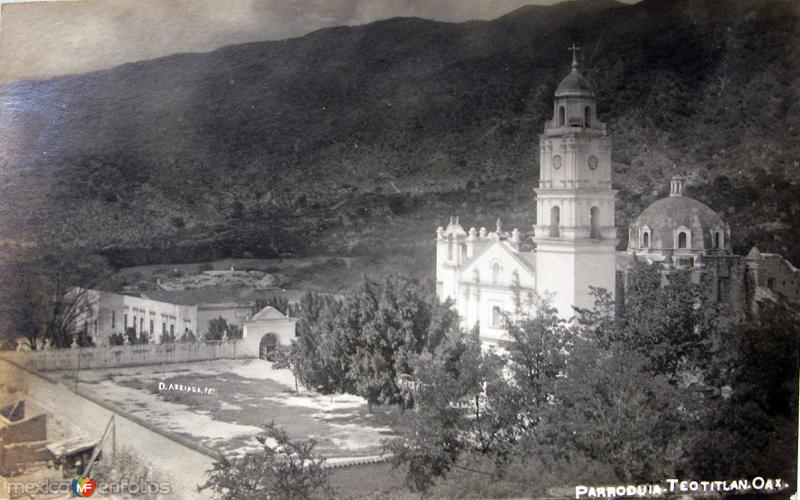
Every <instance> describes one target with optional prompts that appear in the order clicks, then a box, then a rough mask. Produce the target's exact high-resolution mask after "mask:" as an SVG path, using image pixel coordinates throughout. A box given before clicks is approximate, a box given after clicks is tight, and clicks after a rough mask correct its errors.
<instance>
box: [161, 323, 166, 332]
mask: <svg viewBox="0 0 800 500" xmlns="http://www.w3.org/2000/svg"><path fill="white" fill-rule="evenodd" d="M161 333H163V334H164V335H166V334H167V324H166V323H161Z"/></svg>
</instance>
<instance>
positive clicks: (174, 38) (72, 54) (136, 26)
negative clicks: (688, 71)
mask: <svg viewBox="0 0 800 500" xmlns="http://www.w3.org/2000/svg"><path fill="white" fill-rule="evenodd" d="M557 1H558V0H56V1H41V0H34V1H30V0H25V1H22V0H0V82H2V81H10V80H21V79H41V78H48V77H52V76H58V75H64V74H74V73H85V72H88V71H94V70H99V69H105V68H109V67H112V66H117V65H119V64H123V63H126V62H133V61H140V60H143V59H152V58H156V57H161V56H165V55H169V54H173V53H177V52H206V51H210V50H214V49H216V48H219V47H223V46H225V45H232V44H236V43H244V42H252V41H261V40H279V39H285V38H291V37H296V36H301V35H303V34H305V33H309V32H311V31H315V30H317V29H320V28H325V27H330V26H341V25H354V24H364V23H368V22H372V21H376V20H379V19H386V18H390V17H396V16H417V17H422V18H427V19H434V20H440V21H451V22H459V21H466V20H471V19H494V18H496V17H499V16H501V15H503V14H506V13H508V12H510V11H512V10H514V9H516V8H519V7H521V6H523V5H528V4H540V5H545V4H552V3H557ZM628 1H630V0H628Z"/></svg>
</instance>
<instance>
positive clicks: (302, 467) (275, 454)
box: [198, 422, 332, 500]
mask: <svg viewBox="0 0 800 500" xmlns="http://www.w3.org/2000/svg"><path fill="white" fill-rule="evenodd" d="M264 428H265V433H264V434H263V435H261V436H258V437H257V439H258V442H259V443H260V444H261V446H262V447H263V450H261V451H260V452H258V453H250V454H247V455H245V456H244V457H241V458H230V459H229V458H225V457H222V458H221V459H220V460H219V461H217V462H214V465H213V467H212V469H211V470H209V471H208V472H209V478H208V481H206V483H205V484H203V485H202V486H200V487H199V488H198V491H203V490H206V489H209V490H211V492H212V493H213V495H214V498H217V499H221V500H251V499H252V500H254V499H258V498H281V499H287V500H305V499H308V498H319V497H325V496H330V495H331V494H332V490H331V487H330V484H329V482H328V473H327V471H326V470H325V468H324V464H325V459H324V458H322V457H320V456H319V455H317V454H316V453H315V452H314V448H315V446H316V444H317V443H316V441H314V440H313V439H300V440H292V439H290V438H289V436H288V435H287V434H286V432H285V431H283V430H282V429H280V428H278V427H276V426H275V424H274V423H273V422H270V423H268V424H266V425H265V426H264Z"/></svg>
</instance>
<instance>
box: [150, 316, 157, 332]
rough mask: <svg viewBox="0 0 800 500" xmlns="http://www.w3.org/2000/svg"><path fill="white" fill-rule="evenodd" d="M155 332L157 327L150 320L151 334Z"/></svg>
mask: <svg viewBox="0 0 800 500" xmlns="http://www.w3.org/2000/svg"><path fill="white" fill-rule="evenodd" d="M154 331H156V326H155V324H154V322H153V320H152V319H151V320H150V333H153V332H154Z"/></svg>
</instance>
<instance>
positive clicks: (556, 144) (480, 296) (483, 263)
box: [436, 46, 800, 344]
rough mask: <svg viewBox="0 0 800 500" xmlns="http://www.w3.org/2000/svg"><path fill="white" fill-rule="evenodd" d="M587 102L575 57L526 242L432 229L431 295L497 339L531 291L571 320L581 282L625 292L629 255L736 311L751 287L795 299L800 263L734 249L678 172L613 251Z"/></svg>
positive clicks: (544, 144) (498, 230) (583, 288)
mask: <svg viewBox="0 0 800 500" xmlns="http://www.w3.org/2000/svg"><path fill="white" fill-rule="evenodd" d="M571 50H573V51H574V50H576V48H575V47H574V46H573V48H572V49H571ZM573 54H574V52H573ZM596 110H597V107H596V97H595V94H594V91H593V90H592V87H591V85H590V84H589V82H588V81H587V80H586V78H584V77H583V75H582V74H581V73H580V72H579V71H578V64H577V62H576V59H575V57H574V55H573V62H572V71H571V72H570V73H569V74H568V75H567V76H566V78H564V79H563V80H562V82H561V83H560V84H559V86H558V88H557V89H556V92H555V99H554V104H553V118H552V119H551V120H548V121H547V122H546V123H545V124H544V132H543V133H542V134H541V135H540V136H539V165H540V178H539V183H538V187H537V188H536V189H535V192H536V198H537V204H536V208H537V210H536V223H535V225H534V239H533V242H534V246H535V248H534V249H533V250H527V251H526V250H523V249H522V246H521V245H520V243H521V241H520V232H519V231H518V230H517V229H513V230H512V231H510V232H508V231H505V230H504V229H503V227H502V223H501V221H500V219H498V221H497V225H496V227H495V229H494V231H489V230H487V229H486V228H485V227H481V228H480V229H476V228H474V227H471V228H470V229H468V230H466V229H464V227H463V226H462V225H461V224H460V222H459V220H458V218H451V219H450V222H449V224H448V225H447V226H446V227H439V228H438V229H437V231H436V291H437V295H438V297H439V299H441V300H445V299H450V300H451V301H452V302H453V304H454V307H455V309H456V310H457V311H458V313H459V315H460V316H461V318H462V326H463V327H464V328H467V329H471V328H473V327H475V326H476V325H477V327H478V328H479V330H480V335H481V338H482V340H483V341H484V342H487V343H490V344H491V343H496V342H497V341H499V340H501V339H502V338H503V337H504V335H505V329H504V318H505V315H507V314H512V313H513V312H514V311H515V310H516V308H517V306H518V305H523V306H524V305H525V304H526V303H533V301H534V298H536V297H546V298H548V299H549V300H550V301H551V303H552V304H553V306H554V307H555V308H556V309H557V311H558V314H559V315H560V316H561V317H563V318H565V319H568V318H570V317H572V316H573V315H574V308H573V306H575V307H581V308H591V307H592V306H593V305H594V298H593V297H592V296H591V294H590V287H592V286H593V287H599V288H604V289H605V290H607V291H608V292H609V293H611V294H612V297H615V294H616V293H617V291H618V290H624V284H625V275H626V271H627V269H628V267H629V266H630V265H631V262H633V261H634V260H635V259H644V260H647V261H649V262H658V263H660V264H661V266H662V269H663V271H664V273H665V274H668V273H669V272H673V271H675V270H679V269H690V270H691V271H692V274H693V278H694V279H695V280H703V282H704V283H708V284H709V287H710V288H709V290H710V293H712V294H713V297H715V298H716V300H717V301H718V302H722V303H730V304H731V305H732V308H733V309H736V308H739V310H745V309H746V308H747V307H749V306H751V305H752V302H753V300H755V299H756V298H757V297H758V296H762V297H764V296H767V297H768V296H770V295H775V294H780V295H783V296H785V297H789V298H790V300H798V299H799V298H800V297H798V291H797V290H798V288H799V287H800V273H799V272H798V270H797V269H795V268H794V267H793V266H792V265H791V264H790V263H789V262H788V261H786V260H785V259H783V258H782V257H780V256H776V255H774V254H761V253H760V252H758V250H757V249H754V250H753V251H751V252H750V255H748V256H747V257H744V256H736V255H733V253H732V251H731V247H730V239H731V235H730V228H729V227H728V225H727V224H726V223H725V222H724V221H723V220H722V218H721V217H720V216H719V215H718V214H717V213H716V212H714V211H713V210H712V209H711V208H709V207H708V206H706V205H704V204H702V203H700V202H699V201H697V200H694V199H692V198H690V197H688V196H686V195H685V193H684V180H683V179H682V178H674V179H673V180H672V181H671V185H670V195H669V196H668V197H667V198H664V199H661V200H658V201H656V202H655V203H653V204H652V205H651V206H650V207H648V208H647V209H646V210H644V211H643V212H642V213H641V214H640V215H639V217H637V219H636V220H635V222H634V223H633V224H631V226H630V228H629V245H628V248H627V250H626V251H622V252H618V251H617V250H616V239H617V228H616V226H615V223H614V208H615V194H616V191H615V190H614V189H612V184H611V172H612V167H611V141H610V138H609V137H608V135H607V131H606V125H605V124H604V123H602V122H601V121H600V120H599V119H598V118H597V111H596ZM778 283H779V284H780V285H776V284H778ZM767 285H771V286H772V288H770V287H768V286H767ZM778 287H780V288H781V290H777V288H778ZM787 291H788V293H787ZM615 299H616V297H615ZM619 300H622V298H621V297H620V298H619Z"/></svg>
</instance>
